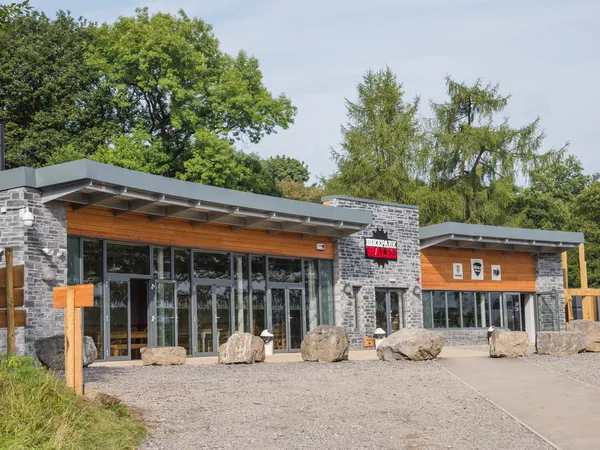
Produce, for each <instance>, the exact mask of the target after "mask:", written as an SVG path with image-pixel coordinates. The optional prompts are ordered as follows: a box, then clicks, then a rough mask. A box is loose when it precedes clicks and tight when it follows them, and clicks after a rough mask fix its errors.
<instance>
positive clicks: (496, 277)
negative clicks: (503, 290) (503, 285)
mask: <svg viewBox="0 0 600 450" xmlns="http://www.w3.org/2000/svg"><path fill="white" fill-rule="evenodd" d="M492 281H502V268H501V267H500V266H499V265H496V264H492Z"/></svg>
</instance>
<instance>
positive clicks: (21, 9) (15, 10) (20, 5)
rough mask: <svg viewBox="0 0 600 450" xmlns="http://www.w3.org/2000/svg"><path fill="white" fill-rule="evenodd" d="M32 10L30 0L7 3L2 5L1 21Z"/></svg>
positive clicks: (0, 8) (0, 10)
mask: <svg viewBox="0 0 600 450" xmlns="http://www.w3.org/2000/svg"><path fill="white" fill-rule="evenodd" d="M30 10H31V6H29V0H26V1H24V2H11V3H8V4H5V5H0V23H2V22H6V21H8V20H10V19H12V18H13V17H15V16H18V15H19V14H23V13H25V12H27V11H30Z"/></svg>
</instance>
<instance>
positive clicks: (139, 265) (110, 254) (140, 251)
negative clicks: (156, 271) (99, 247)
mask: <svg viewBox="0 0 600 450" xmlns="http://www.w3.org/2000/svg"><path fill="white" fill-rule="evenodd" d="M149 253H150V248H149V247H148V246H147V245H134V244H119V243H116V242H108V243H107V244H106V267H107V271H108V272H110V273H128V274H142V275H149V271H150V265H149V260H150V255H149Z"/></svg>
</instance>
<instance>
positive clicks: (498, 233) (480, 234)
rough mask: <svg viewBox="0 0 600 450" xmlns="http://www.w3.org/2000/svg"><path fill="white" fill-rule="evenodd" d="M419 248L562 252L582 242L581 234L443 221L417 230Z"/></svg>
mask: <svg viewBox="0 0 600 450" xmlns="http://www.w3.org/2000/svg"><path fill="white" fill-rule="evenodd" d="M420 239H421V249H425V248H428V247H434V246H435V247H445V248H448V249H455V248H468V249H475V250H499V251H507V252H516V251H519V252H530V253H562V252H564V251H565V250H569V249H571V248H574V247H577V246H578V245H579V244H581V243H583V242H584V236H583V233H573V232H565V231H547V230H531V229H525V228H507V227H496V226H488V225H474V224H464V223H454V222H446V223H440V224H437V225H431V226H427V227H421V229H420Z"/></svg>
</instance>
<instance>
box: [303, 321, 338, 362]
mask: <svg viewBox="0 0 600 450" xmlns="http://www.w3.org/2000/svg"><path fill="white" fill-rule="evenodd" d="M300 349H301V352H302V359H303V360H304V361H318V362H336V361H346V360H347V359H348V349H349V343H348V335H347V334H346V330H345V329H344V328H343V327H334V326H332V325H319V326H318V327H317V328H315V329H314V330H312V331H309V332H308V333H306V336H305V337H304V339H303V340H302V345H301V347H300Z"/></svg>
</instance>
